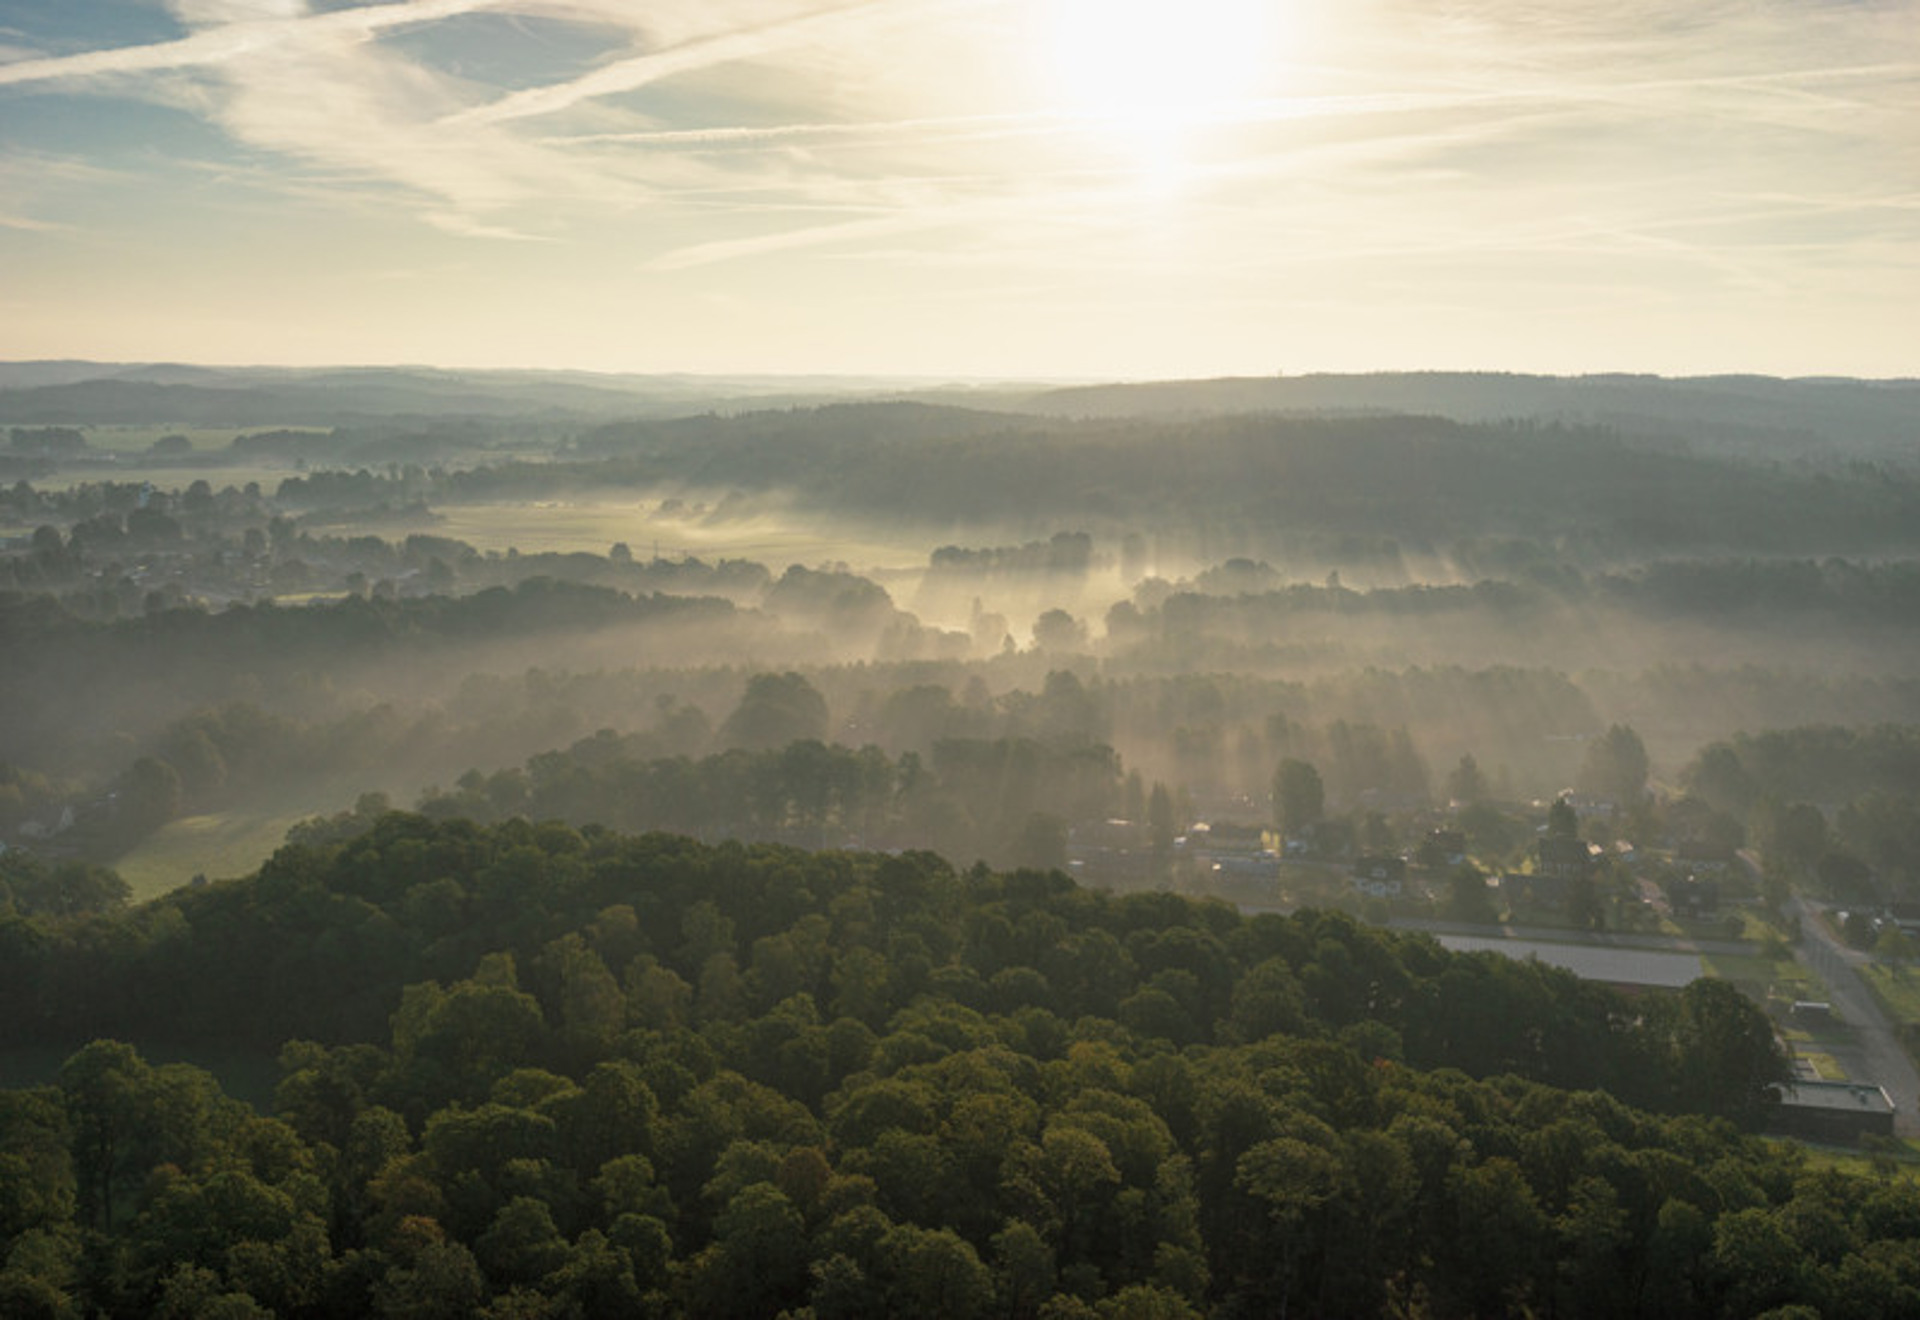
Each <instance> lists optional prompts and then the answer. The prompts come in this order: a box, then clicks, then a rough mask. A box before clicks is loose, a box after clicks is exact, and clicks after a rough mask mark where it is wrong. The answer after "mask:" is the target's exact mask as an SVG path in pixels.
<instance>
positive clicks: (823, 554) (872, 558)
mask: <svg viewBox="0 0 1920 1320" xmlns="http://www.w3.org/2000/svg"><path fill="white" fill-rule="evenodd" d="M658 508H659V502H658V501H655V500H588V499H580V500H528V501H500V502H496V503H486V504H445V505H436V506H434V510H433V511H434V513H435V514H436V515H438V517H439V521H438V522H437V523H436V524H435V527H434V532H435V534H436V535H440V536H450V537H453V538H454V539H455V540H458V541H465V542H467V543H468V544H469V545H471V546H474V547H475V548H476V549H479V550H506V549H508V548H509V547H511V548H513V549H517V550H519V551H520V552H521V553H522V554H529V553H533V552H537V551H556V552H564V551H578V550H585V551H590V552H592V553H594V554H599V555H604V554H605V553H607V550H608V548H609V547H610V546H612V545H613V544H614V543H615V542H616V541H624V542H626V543H627V545H628V546H629V547H630V548H631V549H632V551H633V556H634V558H635V559H651V558H652V557H653V556H654V555H655V553H656V552H657V553H658V554H660V555H662V556H664V557H666V558H668V559H678V558H680V557H681V556H683V555H693V556H696V557H698V558H701V559H752V560H756V561H758V562H760V563H763V564H765V565H767V567H769V568H771V569H772V570H773V571H774V572H775V573H776V574H777V573H778V572H780V570H781V569H783V568H785V567H786V566H787V565H788V564H808V565H817V564H821V563H824V562H827V561H839V562H844V563H848V564H851V565H853V566H854V567H855V568H856V569H866V568H870V567H874V566H885V565H896V566H897V565H901V564H911V565H913V566H915V567H924V566H925V564H926V561H927V554H928V552H929V551H930V550H931V549H932V548H933V547H932V546H931V545H927V544H924V543H920V542H915V543H914V544H912V545H907V544H903V543H901V542H899V541H893V540H889V539H887V538H885V537H879V536H864V537H863V536H862V535H860V533H859V532H858V531H857V530H855V529H850V528H848V527H846V526H845V525H827V524H825V523H822V524H821V525H819V526H810V525H808V520H806V519H803V518H799V517H785V516H781V517H774V516H771V515H757V516H753V517H745V518H722V519H715V520H712V521H709V520H707V519H705V518H700V517H693V518H681V517H670V518H662V517H660V516H659V515H658V512H657V510H658Z"/></svg>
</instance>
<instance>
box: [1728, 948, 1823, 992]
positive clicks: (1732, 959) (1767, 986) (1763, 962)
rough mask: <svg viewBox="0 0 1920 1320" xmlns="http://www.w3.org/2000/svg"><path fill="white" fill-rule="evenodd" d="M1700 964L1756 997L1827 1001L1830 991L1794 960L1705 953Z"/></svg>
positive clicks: (1755, 954) (1750, 955) (1753, 955)
mask: <svg viewBox="0 0 1920 1320" xmlns="http://www.w3.org/2000/svg"><path fill="white" fill-rule="evenodd" d="M1700 962H1701V965H1702V966H1704V967H1705V968H1706V969H1707V972H1708V973H1709V974H1710V975H1713V976H1717V977H1719V978H1721V979H1722V980H1725V981H1732V982H1733V983H1734V984H1735V985H1738V986H1741V987H1742V988H1745V989H1747V990H1748V993H1750V994H1755V997H1756V998H1761V999H1764V998H1765V997H1766V996H1767V995H1768V994H1771V995H1772V996H1773V997H1775V998H1780V999H1790V1000H1791V999H1824V998H1826V988H1825V986H1823V985H1822V984H1821V983H1820V980H1819V978H1818V977H1816V976H1814V974H1813V973H1812V972H1809V971H1808V970H1807V969H1806V968H1805V967H1802V966H1801V965H1800V964H1799V963H1797V962H1795V961H1794V960H1793V959H1792V958H1767V957H1763V956H1761V955H1760V954H1758V953H1752V954H1729V953H1703V954H1701V955H1700ZM1756 992H1757V993H1756Z"/></svg>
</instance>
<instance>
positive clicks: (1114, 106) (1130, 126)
mask: <svg viewBox="0 0 1920 1320" xmlns="http://www.w3.org/2000/svg"><path fill="white" fill-rule="evenodd" d="M1283 9H1284V6H1282V5H1277V4H1275V3H1274V2H1273V0H1045V4H1044V6H1043V7H1042V11H1041V13H1042V23H1043V30H1042V32H1041V34H1040V47H1041V52H1042V61H1041V63H1042V76H1043V77H1044V78H1045V79H1046V81H1047V92H1048V96H1049V99H1050V100H1051V101H1052V102H1053V103H1054V104H1055V105H1056V106H1058V107H1059V108H1060V109H1062V110H1064V111H1066V112H1068V113H1070V114H1074V115H1079V116H1084V117H1086V118H1088V119H1090V120H1093V121H1096V122H1098V123H1100V124H1102V125H1106V126H1111V127H1112V128H1114V129H1116V130H1120V131H1131V132H1142V133H1159V132H1162V131H1166V130H1169V129H1177V128H1179V127H1181V126H1183V125H1188V124H1191V123H1194V122H1196V121H1199V120H1203V119H1205V118H1208V117H1210V116H1212V115H1215V114H1217V113H1219V112H1220V111H1221V109H1222V108H1223V107H1225V106H1227V105H1230V104H1231V103H1232V102H1234V101H1236V100H1241V99H1244V98H1246V97H1248V96H1250V95H1254V94H1255V93H1257V91H1258V90H1259V89H1260V87H1261V85H1262V83H1263V81H1264V79H1265V76H1266V75H1267V74H1268V73H1270V72H1271V70H1272V67H1273V64H1274V61H1275V58H1276V54H1275V48H1276V46H1277V44H1278V42H1277V37H1278V33H1277V31H1276V28H1277V27H1278V26H1279V24H1278V20H1277V11H1281V10H1283Z"/></svg>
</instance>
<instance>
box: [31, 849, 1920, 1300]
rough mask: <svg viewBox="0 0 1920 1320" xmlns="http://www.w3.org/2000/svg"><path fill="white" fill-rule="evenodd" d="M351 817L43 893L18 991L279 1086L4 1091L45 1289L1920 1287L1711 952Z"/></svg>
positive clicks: (170, 1078) (928, 864)
mask: <svg viewBox="0 0 1920 1320" xmlns="http://www.w3.org/2000/svg"><path fill="white" fill-rule="evenodd" d="M323 825H324V823H320V824H319V825H317V827H316V828H315V829H313V830H311V831H308V832H307V833H306V835H305V838H306V841H305V842H303V843H297V844H290V845H289V846H288V847H286V848H283V849H282V850H281V852H280V853H278V854H277V855H276V856H275V857H274V858H273V859H272V860H271V861H270V862H269V863H268V864H267V865H266V866H265V867H263V868H262V869H261V871H260V873H259V874H258V875H257V876H254V877H251V878H248V879H245V880H240V881H233V882H227V883H223V884H217V885H213V886H208V887H205V888H201V889H196V890H190V891H183V892H179V893H176V894H174V895H170V896H168V897H167V898H166V899H164V900H161V901H158V902H155V903H151V904H148V905H145V906H143V907H141V908H138V909H134V910H131V911H121V912H109V913H104V914H95V915H92V916H86V917H79V918H67V919H59V918H55V917H52V916H46V915H42V916H35V917H31V918H29V917H14V918H12V919H10V920H9V921H8V922H7V924H6V926H5V927H4V940H5V942H6V945H7V948H6V957H5V959H4V961H3V962H0V968H4V972H3V973H0V974H3V975H4V976H5V978H6V979H5V986H4V1001H0V1011H4V1012H5V1014H6V1019H7V1020H8V1021H9V1022H12V1023H19V1024H22V1025H23V1026H24V1025H27V1024H31V1025H32V1029H33V1030H35V1031H38V1032H40V1033H44V1034H46V1035H48V1036H49V1037H57V1036H60V1035H63V1034H64V1035H68V1036H69V1038H71V1034H72V1033H75V1032H78V1033H80V1035H81V1036H82V1038H84V1036H86V1035H95V1036H110V1035H122V1034H124V1035H130V1036H134V1037H139V1036H141V1035H143V1034H151V1033H152V1032H154V1031H156V1030H161V1029H164V1030H166V1031H168V1032H170V1033H172V1035H173V1037H174V1038H175V1039H179V1038H180V1037H182V1036H188V1037H192V1038H194V1039H197V1040H199V1041H202V1042H225V1043H235V1042H247V1043H251V1044H254V1045H257V1046H269V1047H273V1048H277V1049H278V1050H279V1055H280V1067H281V1077H282V1080H281V1082H280V1084H279V1087H278V1090H277V1092H276V1095H275V1100H274V1105H273V1110H274V1114H273V1116H271V1117H268V1116H262V1115H256V1114H253V1113H251V1112H249V1111H247V1110H246V1109H245V1108H244V1107H242V1106H240V1105H238V1104H237V1103H236V1102H234V1101H231V1100H229V1099H227V1098H226V1097H224V1096H223V1095H222V1094H221V1093H220V1092H219V1090H218V1088H217V1086H215V1085H214V1083H213V1082H212V1080H211V1078H210V1077H209V1076H208V1075H206V1074H204V1073H201V1072H199V1071H198V1070H196V1069H193V1068H190V1067H187V1066H185V1065H178V1064H172V1065H155V1064H149V1063H147V1062H145V1061H144V1060H142V1059H141V1058H140V1057H139V1055H138V1054H136V1053H135V1052H134V1051H133V1050H132V1049H130V1048H129V1047H126V1046H122V1045H116V1044H112V1043H108V1042H106V1041H98V1042H96V1043H94V1044H92V1045H89V1046H87V1047H86V1048H84V1049H82V1050H81V1051H79V1052H78V1053H77V1054H75V1055H73V1056H72V1057H71V1058H70V1059H69V1060H68V1061H67V1063H66V1064H65V1065H64V1067H63V1068H62V1069H61V1073H60V1077H59V1081H58V1084H57V1085H55V1086H52V1087H48V1088H44V1089H41V1090H36V1091H23V1092H11V1093H6V1094H4V1095H0V1115H3V1116H4V1118H3V1120H0V1161H4V1163H5V1167H6V1170H7V1174H8V1176H7V1177H6V1178H4V1179H0V1185H4V1186H5V1187H6V1188H7V1189H8V1193H7V1196H6V1198H5V1201H4V1204H0V1233H4V1234H5V1241H6V1247H5V1256H4V1259H5V1260H6V1262H7V1265H6V1268H5V1270H4V1272H0V1289H3V1290H4V1291H0V1309H4V1310H5V1311H6V1313H7V1314H9V1315H13V1314H19V1315H33V1314H46V1315H61V1314H72V1313H83V1312H85V1311H86V1310H87V1309H88V1308H93V1309H97V1310H98V1311H99V1312H101V1313H104V1314H110V1315H128V1316H132V1315H160V1316H174V1315H213V1314H219V1315H233V1316H250V1315H261V1314H266V1313H272V1314H275V1315H280V1316H286V1317H299V1316H316V1317H318V1316H336V1315H338V1316H346V1315H364V1314H376V1315H391V1316H401V1315H405V1316H434V1315H446V1316H456V1315H480V1314H484V1315H489V1316H498V1317H506V1316H598V1315H627V1314H634V1313H642V1314H648V1313H653V1314H666V1315H671V1314H692V1315H713V1316H770V1315H774V1314H778V1313H781V1312H783V1311H784V1312H787V1313H790V1314H793V1315H795V1316H801V1315H811V1316H815V1317H826V1316H854V1315H877V1314H901V1315H904V1314H913V1315H951V1316H982V1317H984V1316H990V1315H1012V1316H1038V1315H1048V1316H1081V1315H1112V1316H1169V1317H1173V1316H1185V1315H1194V1314H1216V1315H1272V1314H1278V1313H1281V1312H1282V1311H1291V1312H1294V1313H1299V1314H1316V1313H1319V1314H1357V1315H1390V1314H1391V1315H1407V1314H1424V1315H1435V1316H1477V1315H1498V1314H1521V1313H1529V1314H1546V1313H1552V1314H1557V1315H1568V1316H1585V1315H1595V1316H1602V1315H1700V1314H1725V1315H1752V1314H1757V1313H1758V1312H1760V1311H1764V1310H1766V1309H1767V1308H1769V1307H1772V1306H1776V1305H1782V1304H1787V1303H1792V1302H1802V1303H1807V1304H1810V1305H1815V1306H1818V1307H1819V1308H1821V1313H1822V1314H1825V1315H1835V1316H1843V1315H1844V1316H1855V1315H1858V1316H1869V1315H1885V1316H1894V1315H1901V1314H1910V1313H1911V1312H1912V1308H1913V1306H1914V1305H1915V1304H1917V1303H1920V1253H1917V1252H1916V1239H1920V1188H1916V1186H1915V1185H1914V1184H1913V1183H1912V1182H1911V1181H1908V1180H1892V1179H1885V1180H1883V1179H1880V1178H1857V1177H1849V1176H1844V1175H1840V1174H1837V1173H1832V1172H1816V1171H1813V1170H1811V1169H1810V1168H1808V1167H1807V1166H1806V1165H1805V1163H1804V1162H1803V1159H1802V1157H1801V1156H1799V1155H1797V1154H1796V1153H1795V1152H1794V1151H1793V1149H1792V1148H1788V1147H1783V1146H1778V1145H1775V1144H1773V1143H1769V1142H1765V1141H1762V1140H1760V1139H1758V1138H1755V1137H1752V1136H1749V1135H1745V1134H1744V1133H1743V1131H1742V1127H1743V1126H1745V1125H1750V1124H1751V1123H1753V1122H1754V1121H1755V1119H1756V1118H1757V1117H1758V1116H1759V1114H1760V1112H1761V1110H1762V1107H1763V1105H1764V1094H1765V1084H1766V1083H1767V1082H1768V1081H1770V1080H1771V1079H1772V1078H1774V1077H1775V1076H1777V1075H1778V1070H1779V1068H1780V1066H1781V1061H1780V1058H1779V1056H1778V1054H1777V1052H1776V1048H1775V1046H1774V1044H1773V1041H1772V1036H1771V1033H1770V1031H1769V1029H1768V1027H1767V1025H1766V1023H1765V1021H1764V1019H1763V1018H1762V1017H1761V1016H1760V1015H1759V1013H1758V1011H1757V1010H1756V1009H1755V1008H1753V1007H1752V1006H1751V1005H1749V1004H1748V1003H1747V1002H1746V1001H1745V1000H1744V999H1742V998H1741V997H1740V996H1739V995H1738V994H1737V993H1736V992H1735V991H1734V990H1733V989H1732V988H1731V987H1730V986H1728V985H1726V984H1725V983H1723V982H1718V981H1701V982H1697V983H1695V984H1694V985H1693V986H1691V987H1689V988H1688V989H1687V990H1686V991H1685V992H1684V993H1682V994H1679V995H1676V996H1672V997H1651V998H1644V999H1638V1000H1632V1001H1629V1000H1626V999H1623V998H1621V997H1619V996H1617V995H1615V994H1614V993H1612V992H1610V991H1607V990H1605V989H1603V988H1601V987H1598V986H1595V985H1592V984H1589V983H1583V982H1580V981H1578V980H1576V979H1575V978H1573V977H1572V976H1570V975H1568V974H1565V973H1562V972H1557V971H1554V970H1551V969H1548V968H1545V967H1542V966H1540V965H1538V964H1531V963H1514V962H1510V961H1507V960H1504V959H1501V958H1498V957H1495V956H1492V955H1454V954H1449V953H1446V952H1445V951H1443V950H1442V949H1440V948H1439V947H1438V946H1437V945H1436V944H1434V943H1433V942H1432V941H1431V940H1429V939H1426V938H1424V937H1409V936H1404V935H1395V934H1390V933H1388V932H1385V931H1382V930H1378V929H1374V928H1369V927H1366V926H1364V925H1361V924H1360V923H1358V922H1356V921H1354V920H1353V919H1351V918H1349V917H1347V916H1344V915H1341V914H1337V913H1316V912H1310V911H1309V912H1301V913H1298V914H1295V915H1292V916H1255V917H1243V916H1241V915H1239V914H1237V913H1236V912H1235V911H1234V910H1232V909H1231V908H1228V907H1226V906H1224V905H1221V904H1218V903H1212V902H1199V901H1194V900H1189V899H1186V898H1183V897H1180V896H1178V895H1175V894H1171V893H1165V892H1154V893H1143V894H1134V895H1128V896H1114V895H1110V894H1106V893H1100V892H1094V891H1088V890H1083V889H1080V888H1078V887H1076V886H1075V885H1074V884H1073V883H1072V882H1071V881H1069V880H1068V879H1067V878H1066V877H1064V876H1062V875H1059V874H1058V873H1052V874H1049V873H1043V872H1038V871H1016V872H1012V873H999V872H993V871H990V870H988V869H987V868H985V867H975V868H973V869H971V870H968V871H965V872H956V871H955V870H954V869H953V868H951V867H950V866H948V865H947V864H946V863H945V862H943V861H942V860H941V859H939V858H938V857H936V856H934V855H932V854H927V853H908V854H902V855H898V856H887V855H880V854H864V853H831V852H829V853H810V852H803V851H800V850H796V849H793V848H788V847H782V846H775V845H754V846H746V845H740V844H723V845H719V846H709V845H703V844H699V843H695V842H693V841H691V840H688V839H685V838H680V837H675V836H668V835H658V834H655V835H644V836H629V835H620V834H615V833H611V832H608V831H605V830H601V829H596V828H589V829H585V830H575V829H572V828H570V827H566V826H562V825H559V824H545V825H536V824H531V823H528V822H527V821H525V820H523V819H515V820H511V821H507V822H504V823H502V824H499V825H495V826H478V825H475V824H473V823H471V822H469V821H465V820H458V819H456V820H445V821H436V820H432V819H429V818H427V817H424V816H419V815H404V814H389V815H385V816H380V817H377V818H375V819H373V820H371V821H367V822H361V823H360V825H359V830H360V832H357V833H356V832H353V831H352V830H348V829H338V828H336V829H333V830H332V831H331V832H330V831H329V829H328V828H324V827H323ZM1635 1105H1638V1106H1641V1107H1640V1108H1635V1107H1633V1106H1635Z"/></svg>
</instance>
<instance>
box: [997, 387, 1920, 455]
mask: <svg viewBox="0 0 1920 1320" xmlns="http://www.w3.org/2000/svg"><path fill="white" fill-rule="evenodd" d="M1018 406H1019V407H1020V408H1022V410H1024V411H1028V412H1034V413H1043V414H1047V415H1051V416H1056V417H1103V418H1119V417H1171V416H1211V415H1219V414H1225V413H1251V412H1280V413H1293V414H1315V415H1340V414H1356V413H1357V414H1379V413H1399V414H1416V415H1422V416H1432V417H1445V418H1449V419H1451V420H1453V421H1458V422H1497V421H1506V420H1513V419H1524V420H1529V421H1547V422H1562V423H1567V424H1570V425H1580V426H1594V427H1601V428H1606V429H1611V430H1614V431H1618V432H1620V433H1621V434H1623V435H1629V436H1633V437H1636V438H1653V439H1664V440H1668V441H1671V442H1673V443H1674V444H1675V445H1676V446H1678V447H1681V448H1685V449H1687V450H1690V451H1693V452H1702V453H1704V452H1715V453H1723V454H1727V455H1740V456H1745V457H1752V458H1800V457H1810V456H1816V455H1826V456H1835V455H1837V456H1843V457H1871V458H1883V459H1896V460H1907V461H1912V460H1915V459H1920V380H1887V381H1872V380H1851V379H1844V378H1828V377H1811V378H1804V379H1793V380H1783V379H1780V378H1777V377H1771V376H1699V377H1686V378H1667V377H1662V376H1634V375H1596V376H1522V375H1507V374H1500V373H1492V372H1488V373H1478V372H1395V373H1382V374H1378V375H1352V376H1347V375H1309V376H1273V377H1233V378H1223V379H1219V380H1187V381H1149V382H1141V383H1138V384H1114V385H1090V386H1082V387H1077V388H1068V389H1060V390H1051V391H1047V392H1044V393H1040V394H1035V395H1033V396H1030V397H1028V398H1027V399H1024V400H1022V401H1021V402H1020V403H1019V405H1018Z"/></svg>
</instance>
